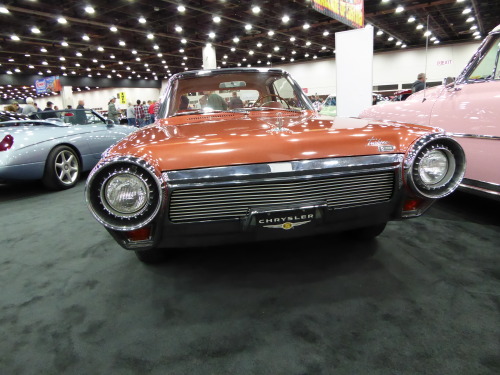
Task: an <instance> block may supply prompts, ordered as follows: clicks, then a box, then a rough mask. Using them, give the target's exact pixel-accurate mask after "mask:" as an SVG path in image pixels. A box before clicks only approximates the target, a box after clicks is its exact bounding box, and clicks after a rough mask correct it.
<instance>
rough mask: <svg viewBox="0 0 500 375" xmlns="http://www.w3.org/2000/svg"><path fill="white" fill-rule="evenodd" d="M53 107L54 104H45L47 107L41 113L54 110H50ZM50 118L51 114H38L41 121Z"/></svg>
mask: <svg viewBox="0 0 500 375" xmlns="http://www.w3.org/2000/svg"><path fill="white" fill-rule="evenodd" d="M53 105H54V103H52V102H47V106H46V107H45V108H44V110H43V111H42V112H49V111H53V110H54V108H52V106H53ZM51 117H54V114H53V113H42V114H40V118H42V119H47V118H51Z"/></svg>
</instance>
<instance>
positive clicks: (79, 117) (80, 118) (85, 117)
mask: <svg viewBox="0 0 500 375" xmlns="http://www.w3.org/2000/svg"><path fill="white" fill-rule="evenodd" d="M30 118H32V119H40V120H55V121H61V122H63V123H64V124H72V125H92V124H105V123H106V120H104V118H103V117H101V116H99V115H98V114H97V113H95V112H94V111H92V110H90V109H67V110H62V111H41V112H35V113H33V114H31V115H30Z"/></svg>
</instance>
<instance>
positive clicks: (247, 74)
mask: <svg viewBox="0 0 500 375" xmlns="http://www.w3.org/2000/svg"><path fill="white" fill-rule="evenodd" d="M165 95H166V97H165V99H164V102H163V105H162V108H161V110H160V113H159V117H160V118H164V117H171V116H181V115H186V114H195V113H210V112H217V111H232V112H241V111H263V110H266V111H274V110H280V111H283V110H289V111H293V112H296V111H302V110H313V108H312V104H311V102H310V101H309V99H308V98H307V96H306V95H304V93H303V92H302V90H301V89H300V87H299V86H298V85H297V84H296V83H295V82H294V81H293V80H292V79H291V78H290V77H289V75H288V74H287V73H285V72H283V71H281V70H278V69H274V70H257V69H248V70H244V69H220V70H213V71H198V72H188V73H183V74H179V75H177V76H174V77H173V78H172V79H171V80H170V81H169V84H168V87H167V89H166V94H165Z"/></svg>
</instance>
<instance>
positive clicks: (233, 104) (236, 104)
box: [229, 91, 243, 109]
mask: <svg viewBox="0 0 500 375" xmlns="http://www.w3.org/2000/svg"><path fill="white" fill-rule="evenodd" d="M236 108H243V101H242V100H241V99H240V98H239V96H238V94H237V93H236V91H233V96H232V97H231V99H229V109H236Z"/></svg>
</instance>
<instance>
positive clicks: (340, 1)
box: [312, 0, 365, 28]
mask: <svg viewBox="0 0 500 375" xmlns="http://www.w3.org/2000/svg"><path fill="white" fill-rule="evenodd" d="M312 7H313V9H315V10H317V11H318V12H320V13H323V14H325V15H327V16H328V17H331V18H334V19H336V20H338V21H340V22H342V23H345V24H346V25H349V26H351V27H354V28H362V27H364V26H365V2H364V0H312Z"/></svg>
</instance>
